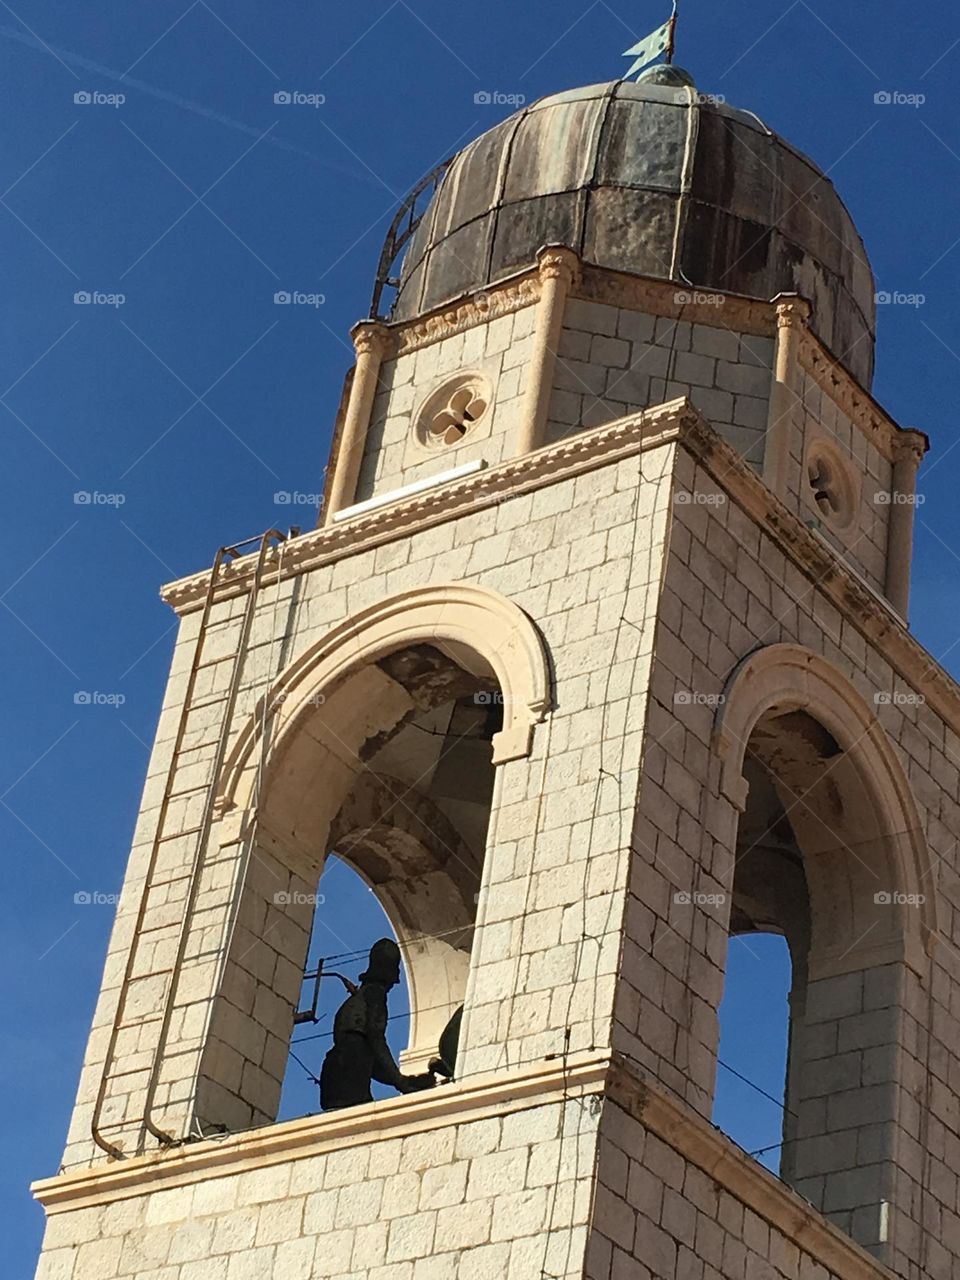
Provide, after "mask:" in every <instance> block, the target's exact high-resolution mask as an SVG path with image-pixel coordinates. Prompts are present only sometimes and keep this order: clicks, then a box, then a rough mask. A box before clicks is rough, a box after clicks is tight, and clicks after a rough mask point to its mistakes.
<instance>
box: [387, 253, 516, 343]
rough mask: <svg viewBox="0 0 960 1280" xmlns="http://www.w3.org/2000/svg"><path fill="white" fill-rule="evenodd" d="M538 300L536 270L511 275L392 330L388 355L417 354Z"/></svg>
mask: <svg viewBox="0 0 960 1280" xmlns="http://www.w3.org/2000/svg"><path fill="white" fill-rule="evenodd" d="M539 297H540V277H539V273H538V271H537V269H536V268H533V269H531V270H528V271H524V272H522V273H521V274H519V275H516V276H511V277H510V278H509V279H507V280H505V281H502V282H501V283H499V284H496V285H490V286H489V287H488V288H486V289H482V290H479V291H478V292H477V293H472V294H470V295H468V296H467V297H466V298H462V299H460V301H458V302H454V303H452V304H451V305H449V306H445V307H439V308H438V309H437V310H436V311H431V312H430V313H429V314H427V315H425V316H420V317H418V318H417V319H416V320H410V321H407V322H406V323H402V324H398V325H396V326H395V327H393V328H392V332H393V334H394V342H393V351H392V353H391V354H392V355H395V356H404V355H407V354H408V353H409V352H411V351H419V350H420V349H421V347H428V346H430V345H431V343H434V342H442V341H443V339H444V338H452V337H455V336H456V334H458V333H465V332H466V331H467V330H468V329H473V328H475V327H476V326H477V325H479V324H487V323H488V322H489V321H491V320H498V319H499V318H500V317H501V316H508V315H512V314H513V312H515V311H522V310H523V308H524V307H529V306H532V305H533V303H535V302H536V301H537V299H538V298H539Z"/></svg>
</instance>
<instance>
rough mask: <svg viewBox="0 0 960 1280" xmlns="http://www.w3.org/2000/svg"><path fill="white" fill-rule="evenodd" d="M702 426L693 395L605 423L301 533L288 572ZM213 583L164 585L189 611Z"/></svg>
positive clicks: (227, 584) (247, 572)
mask: <svg viewBox="0 0 960 1280" xmlns="http://www.w3.org/2000/svg"><path fill="white" fill-rule="evenodd" d="M701 423H702V424H703V427H704V428H705V429H706V430H707V431H709V430H710V428H709V426H708V425H707V424H706V423H703V420H702V419H701V418H700V415H699V414H698V413H697V411H696V410H695V409H694V408H693V406H692V405H691V404H690V402H689V401H688V400H686V399H683V398H681V399H679V400H672V401H670V402H669V403H667V404H662V405H658V406H657V407H656V408H652V409H646V410H644V411H643V412H642V413H636V414H631V415H630V416H629V417H626V418H620V419H618V420H617V421H616V422H613V423H610V424H609V425H608V426H605V427H598V428H596V429H595V430H593V431H583V432H578V433H577V434H576V435H573V436H570V437H569V438H567V439H566V440H563V441H561V442H560V443H559V444H552V445H546V446H545V447H544V448H542V449H538V450H536V451H535V452H534V453H530V454H526V455H525V456H524V457H522V458H513V459H511V460H510V461H508V462H505V463H502V464H501V465H500V466H497V467H489V468H487V469H486V470H485V471H481V472H478V473H477V474H475V475H472V476H469V477H468V478H466V479H463V480H459V481H454V482H453V483H450V484H446V485H443V486H440V487H438V488H436V489H431V490H428V491H427V492H425V493H422V494H417V495H416V496H415V497H412V498H408V499H406V500H405V501H400V502H396V503H391V504H390V505H389V506H385V507H380V508H378V509H377V510H376V511H373V512H370V513H369V514H367V515H359V516H355V517H353V518H351V519H349V520H344V521H342V522H340V523H337V524H332V525H326V526H324V527H323V528H322V529H315V530H312V531H311V532H309V533H305V534H301V535H300V537H298V538H293V539H291V540H290V541H289V542H287V543H285V544H284V550H283V569H282V573H283V577H285V578H286V577H291V576H294V575H296V574H300V573H305V572H307V571H308V570H310V569H315V568H316V567H317V566H319V565H322V564H327V563H329V562H330V561H332V560H338V559H340V558H342V557H343V556H345V555H355V554H356V553H357V552H359V551H366V550H369V549H370V548H371V547H376V546H379V545H380V544H381V543H383V542H392V541H394V540H395V539H396V538H400V537H405V536H407V535H408V534H411V533H414V532H416V531H417V530H420V529H424V528H427V527H429V526H430V525H432V524H437V523H440V522H442V521H445V520H452V519H456V518H458V517H460V516H462V515H466V514H469V513H470V512H472V511H478V510H481V509H483V508H484V507H488V506H492V505H493V504H494V503H497V502H500V501H502V500H503V499H504V498H505V497H510V496H513V495H514V494H520V493H525V492H527V491H528V490H530V489H536V488H539V487H540V486H541V485H543V484H548V483H550V482H552V481H554V480H563V479H566V478H567V477H568V476H573V475H576V474H578V473H579V472H580V471H584V470H592V469H593V468H594V467H596V466H599V465H605V464H607V463H610V462H615V461H617V460H618V459H620V458H622V457H629V456H630V455H631V454H633V453H637V452H640V451H641V450H643V449H650V448H654V447H655V446H657V445H659V444H662V443H663V442H664V440H665V439H667V438H675V436H676V434H677V433H678V432H679V431H680V429H681V428H682V427H686V428H687V429H688V430H695V429H697V427H698V425H699V424H701ZM255 560H256V556H245V557H243V559H238V560H234V561H231V562H230V563H229V564H228V565H227V566H225V568H224V570H223V571H222V577H221V583H222V586H221V588H220V590H219V591H218V596H220V595H222V596H223V597H224V598H227V597H229V596H233V595H237V594H241V593H243V592H246V591H247V590H248V589H249V587H250V585H251V583H252V581H253V567H254V562H255ZM276 565H277V559H276V556H274V558H273V559H271V560H269V561H268V566H269V568H268V573H269V577H270V581H271V582H273V581H274V580H275V577H276V574H275V572H274V570H275V568H276ZM209 581H210V570H209V569H207V570H204V571H203V572H202V573H197V574H194V575H193V576H192V577H189V578H181V579H179V580H178V581H176V582H172V583H170V584H169V585H168V586H166V587H164V588H163V590H162V591H161V593H160V594H161V598H162V599H163V600H165V601H166V603H167V604H169V605H170V606H171V607H172V608H174V609H175V610H176V611H177V612H178V613H189V612H190V611H191V610H193V609H198V608H200V606H201V605H202V603H203V600H204V597H205V595H206V591H207V586H208V584H209Z"/></svg>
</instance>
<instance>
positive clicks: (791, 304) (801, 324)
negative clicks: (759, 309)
mask: <svg viewBox="0 0 960 1280" xmlns="http://www.w3.org/2000/svg"><path fill="white" fill-rule="evenodd" d="M776 308H777V328H778V329H805V328H806V327H807V325H808V324H809V323H810V317H811V316H812V315H813V308H812V307H811V305H810V303H809V302H808V301H807V300H806V298H801V297H800V295H799V294H797V295H796V296H792V297H788V296H785V295H783V294H781V295H780V297H779V298H777V299H776Z"/></svg>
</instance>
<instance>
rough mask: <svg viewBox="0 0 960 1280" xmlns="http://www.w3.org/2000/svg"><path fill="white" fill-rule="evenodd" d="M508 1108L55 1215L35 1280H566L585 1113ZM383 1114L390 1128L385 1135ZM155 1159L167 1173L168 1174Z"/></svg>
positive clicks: (579, 1197) (588, 1129) (582, 1205)
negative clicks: (553, 1278)
mask: <svg viewBox="0 0 960 1280" xmlns="http://www.w3.org/2000/svg"><path fill="white" fill-rule="evenodd" d="M590 1101H591V1099H589V1098H576V1099H571V1100H569V1101H567V1102H564V1101H563V1100H562V1099H561V1100H559V1101H553V1102H547V1103H545V1104H543V1105H538V1106H532V1107H530V1106H527V1107H526V1109H523V1108H522V1107H508V1108H506V1109H504V1110H503V1112H502V1114H496V1113H494V1114H491V1115H489V1116H488V1117H486V1118H479V1119H467V1120H462V1121H460V1122H458V1121H457V1117H456V1116H453V1117H452V1118H450V1119H449V1120H448V1121H447V1122H446V1123H445V1124H442V1125H440V1126H437V1125H436V1124H434V1125H433V1126H432V1127H431V1128H430V1129H429V1130H428V1131H426V1132H424V1133H421V1134H416V1133H410V1132H409V1130H408V1131H407V1136H403V1137H397V1136H393V1127H392V1125H391V1122H390V1120H388V1119H386V1118H384V1120H383V1122H382V1127H381V1128H380V1129H379V1131H378V1129H377V1128H374V1129H373V1131H372V1132H371V1133H370V1134H369V1136H368V1137H366V1138H364V1137H358V1136H356V1135H355V1136H354V1137H352V1138H348V1139H346V1140H344V1142H343V1144H342V1147H341V1149H339V1150H332V1151H329V1152H328V1153H326V1154H322V1155H311V1154H309V1152H308V1151H307V1150H305V1149H304V1148H303V1147H301V1148H300V1150H298V1151H297V1152H295V1153H292V1154H291V1155H290V1157H289V1158H284V1159H282V1160H281V1161H280V1162H278V1163H271V1164H268V1165H266V1166H265V1167H262V1168H259V1169H258V1168H256V1167H252V1165H251V1162H250V1161H247V1162H246V1165H245V1167H244V1170H243V1171H242V1172H232V1171H231V1169H230V1166H229V1164H224V1166H223V1167H222V1168H218V1169H213V1170H212V1171H209V1172H208V1173H207V1174H206V1176H204V1177H202V1178H200V1179H198V1180H196V1181H192V1182H190V1183H188V1184H186V1185H179V1186H174V1187H167V1188H165V1187H164V1186H163V1185H162V1183H161V1182H160V1181H156V1180H154V1179H149V1178H148V1180H147V1184H146V1185H145V1186H144V1187H142V1188H140V1189H139V1190H138V1191H136V1192H135V1193H134V1194H132V1195H131V1194H130V1192H129V1190H128V1191H127V1192H125V1193H124V1194H123V1195H122V1196H121V1197H118V1198H116V1199H111V1200H109V1201H108V1202H107V1203H104V1204H101V1205H97V1206H92V1207H89V1208H80V1209H75V1210H72V1211H66V1212H63V1213H58V1214H54V1215H53V1216H52V1217H51V1219H50V1221H49V1224H48V1228H47V1235H46V1240H45V1245H44V1255H43V1258H42V1259H41V1263H40V1269H39V1271H38V1272H37V1280H490V1278H491V1277H500V1276H510V1277H511V1280H540V1277H541V1275H542V1274H543V1271H542V1269H543V1268H545V1269H546V1271H547V1272H548V1273H550V1274H557V1275H571V1276H572V1275H579V1274H580V1273H581V1271H582V1259H583V1252H584V1245H585V1238H586V1223H587V1219H588V1215H589V1212H590V1206H591V1185H592V1184H591V1180H590V1178H589V1177H588V1176H586V1175H588V1174H589V1172H590V1171H591V1169H592V1167H593V1151H594V1147H595V1144H596V1129H597V1124H598V1119H599V1108H592V1107H591V1106H590ZM396 1119H397V1117H396V1113H394V1116H393V1122H394V1124H395V1123H396ZM168 1163H169V1162H168Z"/></svg>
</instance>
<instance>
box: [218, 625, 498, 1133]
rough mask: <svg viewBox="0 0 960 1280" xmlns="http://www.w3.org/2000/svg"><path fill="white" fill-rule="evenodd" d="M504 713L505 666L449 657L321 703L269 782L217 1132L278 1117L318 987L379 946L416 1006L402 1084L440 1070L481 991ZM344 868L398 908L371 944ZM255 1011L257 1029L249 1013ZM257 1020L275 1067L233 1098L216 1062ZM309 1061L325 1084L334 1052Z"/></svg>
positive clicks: (424, 649)
mask: <svg viewBox="0 0 960 1280" xmlns="http://www.w3.org/2000/svg"><path fill="white" fill-rule="evenodd" d="M502 702H503V699H502V695H501V693H500V689H499V685H498V683H497V681H496V679H495V677H494V675H493V672H492V670H491V669H490V668H489V666H488V665H487V664H486V663H485V662H484V661H483V660H482V659H480V658H479V657H477V655H476V654H475V653H473V652H472V651H468V650H467V649H466V648H465V647H464V646H455V645H452V644H450V643H449V642H446V641H443V642H440V641H436V642H434V643H429V642H425V643H422V644H412V645H408V646H406V647H405V648H402V649H399V650H395V651H393V652H391V653H388V654H386V655H384V656H381V657H380V658H379V659H377V660H376V661H368V662H366V663H363V664H361V665H358V666H357V667H356V668H354V669H352V670H351V671H349V672H348V673H347V674H346V675H345V676H344V677H342V678H341V679H340V680H339V681H338V683H337V684H336V685H335V686H334V687H332V688H328V689H326V690H323V691H322V692H319V693H318V695H317V696H316V697H315V698H314V699H313V701H312V703H311V705H310V706H309V708H308V712H307V714H306V715H305V716H304V717H303V719H302V720H301V721H300V722H299V723H298V726H297V730H296V732H295V733H293V734H291V735H289V736H288V737H287V739H286V740H285V742H284V745H283V749H282V750H279V751H278V752H277V754H276V757H275V758H274V759H272V761H271V763H270V766H269V768H268V770H267V772H266V774H265V778H264V782H263V786H262V791H261V813H260V820H259V823H258V827H257V841H256V847H255V850H254V855H253V857H252V859H251V863H250V868H249V872H248V874H247V877H246V883H245V885H244V891H243V899H242V905H241V915H240V919H241V925H242V928H241V930H240V934H241V936H240V937H239V939H238V945H237V948H236V959H235V960H233V961H232V965H233V966H235V970H233V971H232V972H231V971H230V968H231V967H230V966H228V974H227V979H226V981H225V985H224V993H225V996H226V1000H227V1002H228V1003H227V1005H226V1007H225V1009H221V1011H220V1012H219V1015H218V1021H215V1022H214V1024H213V1027H212V1033H211V1038H210V1042H209V1045H208V1048H207V1050H206V1060H207V1066H208V1069H207V1070H206V1072H204V1071H203V1070H202V1071H201V1078H200V1087H199V1090H198V1103H197V1115H198V1122H199V1123H200V1125H201V1126H202V1127H207V1126H213V1125H217V1126H223V1127H226V1128H229V1129H235V1128H240V1127H246V1126H249V1125H250V1124H258V1123H267V1122H269V1121H272V1120H274V1119H275V1118H276V1117H277V1115H278V1112H279V1103H280V1091H281V1084H282V1081H283V1079H284V1074H285V1068H286V1066H287V1056H288V1050H289V1046H290V1041H291V1034H292V1032H293V1030H294V1019H295V1015H296V1013H297V1011H298V1010H301V1011H302V1010H303V1009H304V1007H305V1006H309V1004H310V1002H311V999H312V996H311V995H310V994H308V988H309V983H308V984H305V983H304V981H303V974H304V973H305V972H310V971H311V969H312V967H313V962H314V961H315V959H317V958H320V957H322V956H330V955H336V954H341V955H342V954H343V953H344V952H353V951H363V950H364V948H366V949H369V947H370V946H371V945H372V944H373V943H374V942H375V941H376V940H377V938H379V937H383V936H389V935H390V934H392V935H393V936H394V937H395V938H396V940H397V941H398V943H399V945H400V948H401V953H402V956H403V964H404V970H405V975H406V989H407V996H408V1000H409V1007H408V1008H404V999H403V994H402V992H400V991H399V990H398V992H396V993H394V999H393V1000H392V1002H391V1003H392V1007H393V1010H394V1011H395V1014H396V1015H403V1014H408V1016H406V1017H400V1016H398V1017H397V1019H396V1030H397V1031H398V1032H399V1031H400V1028H404V1029H405V1032H406V1034H403V1035H399V1034H398V1035H397V1036H395V1038H394V1042H395V1044H396V1045H398V1046H399V1048H400V1049H401V1052H400V1055H399V1057H400V1066H401V1069H402V1070H403V1071H404V1072H405V1073H407V1074H417V1073H420V1072H423V1071H425V1070H426V1068H427V1065H428V1063H429V1061H430V1059H431V1058H434V1057H436V1056H437V1054H438V1045H439V1039H440V1035H441V1033H442V1031H443V1029H444V1027H445V1026H446V1023H447V1022H448V1020H449V1018H450V1016H451V1015H452V1014H453V1012H454V1011H455V1010H456V1009H457V1008H458V1007H459V1005H460V1004H462V1003H463V1001H464V997H465V992H466V982H467V973H468V969H469V963H470V952H471V946H472V941H473V930H474V923H475V920H476V911H477V902H478V898H479V892H480V882H481V874H482V869H483V860H484V853H485V848H486V837H487V825H488V820H489V815H490V806H491V799H492V792H493V780H494V766H493V763H492V755H493V752H492V746H491V742H492V739H493V736H494V734H496V733H498V732H499V731H500V729H501V727H502V723H503V706H502ZM330 853H334V854H336V858H337V861H338V863H339V864H340V866H341V868H342V869H346V868H350V869H352V870H353V871H355V872H356V873H357V875H358V876H359V877H360V879H361V881H362V882H363V883H364V884H365V885H366V886H368V887H369V889H370V890H372V893H373V895H375V897H376V900H377V903H378V904H379V907H380V908H381V909H382V915H379V916H378V915H377V914H376V913H367V917H366V925H365V928H366V937H365V939H361V938H360V936H359V931H360V928H361V920H362V916H360V915H358V914H357V902H358V894H357V890H356V888H354V889H353V890H352V891H351V890H349V889H347V888H346V885H347V884H348V883H349V881H345V880H344V878H343V876H341V875H340V874H339V873H337V874H334V873H333V872H331V874H330V876H329V877H328V876H326V875H324V866H325V863H326V859H327V855H328V854H330ZM321 877H323V878H322V879H321ZM318 895H322V897H323V901H322V902H320V903H317V899H318ZM315 903H317V910H316V916H314V905H315ZM384 917H385V919H386V922H388V927H387V928H385V927H384ZM311 933H313V935H314V945H313V947H312V948H311V946H310V937H311ZM334 967H335V966H334ZM363 968H364V965H363V964H362V963H361V964H359V965H356V966H354V968H353V970H352V971H351V973H350V974H348V976H355V975H356V974H357V973H359V972H360V971H361V970H362V969H363ZM251 979H253V981H254V983H255V991H254V992H253V994H252V995H250V994H248V988H249V983H250V980H251ZM322 982H323V985H324V986H325V988H326V987H329V988H331V992H330V994H329V995H327V991H326V990H325V991H324V998H325V999H326V1000H332V1001H333V1002H334V1003H333V1007H334V1008H336V1004H337V1003H338V1000H337V997H338V996H339V999H341V1000H342V999H343V998H345V996H346V990H345V989H344V988H343V986H342V985H341V984H340V983H338V982H336V980H330V981H324V980H322ZM231 987H232V988H233V989H234V990H235V992H236V994H235V995H233V994H231ZM336 987H339V991H338V992H336V991H335V990H334V988H336ZM397 997H399V998H397ZM251 1003H252V1006H253V1007H252V1011H251V1012H249V1013H247V1012H246V1011H245V1010H244V1009H243V1005H244V1004H246V1005H248V1006H249V1005H250V1004H251ZM241 1017H244V1018H246V1019H247V1020H248V1021H250V1022H252V1023H254V1024H256V1025H255V1026H253V1027H252V1028H251V1030H252V1031H253V1033H254V1040H253V1042H254V1043H256V1041H257V1038H259V1040H260V1041H263V1040H264V1036H265V1037H266V1039H265V1043H263V1048H262V1051H261V1052H260V1053H259V1061H258V1062H257V1063H256V1064H253V1063H246V1064H243V1065H242V1066H241V1067H240V1069H239V1077H240V1078H239V1084H238V1085H237V1084H233V1085H232V1087H231V1084H228V1083H227V1082H226V1081H225V1080H224V1078H223V1073H222V1071H221V1070H220V1066H221V1060H220V1057H218V1054H220V1055H221V1056H222V1055H223V1054H224V1053H229V1050H230V1049H231V1048H232V1045H235V1044H237V1043H238V1042H239V1036H238V1034H237V1032H238V1018H241ZM317 1030H318V1031H322V1030H325V1028H323V1027H322V1026H320V1025H319V1024H318V1026H317ZM297 1032H298V1034H297V1037H296V1038H298V1039H299V1038H300V1037H301V1036H304V1035H306V1034H307V1026H306V1025H305V1024H304V1022H303V1021H302V1020H301V1021H300V1022H298V1023H297ZM311 1044H312V1045H313V1046H314V1050H313V1051H312V1052H310V1053H309V1067H310V1069H311V1070H312V1072H313V1074H315V1075H319V1069H320V1064H321V1063H322V1057H323V1055H322V1054H321V1053H318V1052H316V1048H317V1047H318V1046H321V1045H322V1046H323V1047H324V1052H325V1051H326V1048H327V1047H329V1038H328V1039H327V1042H326V1044H324V1041H323V1040H318V1041H314V1042H311ZM294 1052H297V1050H296V1048H295V1047H294ZM298 1056H302V1055H298ZM294 1069H295V1070H297V1071H298V1072H300V1073H301V1075H305V1074H306V1071H305V1069H304V1068H303V1067H300V1066H298V1065H295V1067H294ZM218 1075H219V1076H220V1078H219V1079H218V1078H217V1077H218ZM236 1077H237V1069H236V1068H234V1069H233V1072H232V1080H235V1079H236ZM307 1109H308V1110H316V1109H318V1104H315V1105H314V1106H312V1107H308V1108H307Z"/></svg>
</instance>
